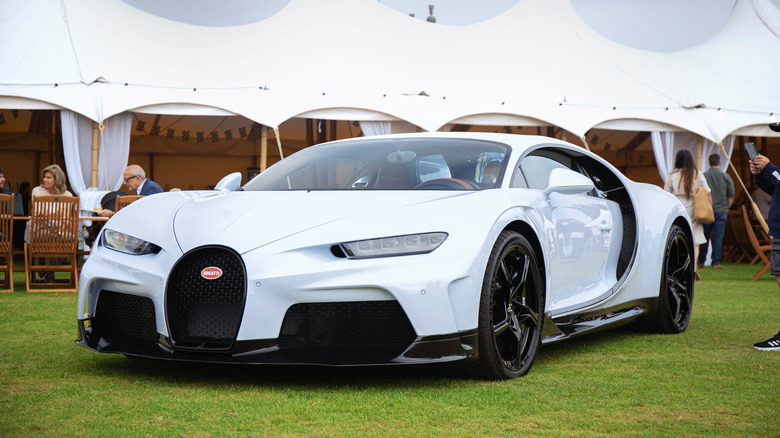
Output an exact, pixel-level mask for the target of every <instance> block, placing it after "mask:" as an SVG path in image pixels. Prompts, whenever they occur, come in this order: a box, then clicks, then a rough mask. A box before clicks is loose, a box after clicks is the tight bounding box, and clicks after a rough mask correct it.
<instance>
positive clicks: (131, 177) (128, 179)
mask: <svg viewBox="0 0 780 438" xmlns="http://www.w3.org/2000/svg"><path fill="white" fill-rule="evenodd" d="M133 178H138V175H133V176H128V177H127V178H123V179H124V180H125V183H126V182H128V181H130V180H131V179H133Z"/></svg>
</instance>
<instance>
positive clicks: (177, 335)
mask: <svg viewBox="0 0 780 438" xmlns="http://www.w3.org/2000/svg"><path fill="white" fill-rule="evenodd" d="M211 266H216V267H218V268H220V269H221V270H222V272H223V273H222V276H221V277H219V278H217V279H213V280H207V279H205V278H203V277H202V276H201V271H203V269H205V268H207V267H211ZM245 300H246V271H245V269H244V264H243V262H242V261H241V258H240V257H239V256H238V254H236V253H234V252H232V251H230V250H228V249H226V248H221V247H206V248H201V249H197V250H194V251H192V252H190V253H188V254H186V255H185V256H184V257H182V259H181V260H180V261H179V262H178V263H177V264H176V266H175V267H174V268H173V271H172V272H171V275H170V278H169V280H168V287H167V290H166V302H165V305H166V314H167V318H168V327H169V330H170V333H171V339H172V341H173V343H174V346H176V347H183V348H200V349H217V350H220V349H222V350H226V349H229V348H230V347H231V346H232V345H233V341H234V340H235V339H236V335H237V334H238V328H239V325H240V323H241V317H242V315H243V313H244V302H245Z"/></svg>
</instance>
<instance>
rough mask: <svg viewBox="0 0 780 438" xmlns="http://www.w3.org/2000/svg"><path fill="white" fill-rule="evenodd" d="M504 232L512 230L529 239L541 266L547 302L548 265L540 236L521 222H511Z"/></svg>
mask: <svg viewBox="0 0 780 438" xmlns="http://www.w3.org/2000/svg"><path fill="white" fill-rule="evenodd" d="M504 230H511V231H514V232H516V233H519V234H521V235H522V236H523V237H525V238H526V239H528V242H529V243H530V244H531V246H532V247H533V250H534V254H536V263H537V264H538V265H539V268H540V269H541V270H542V277H541V280H542V282H543V284H542V291H543V292H544V295H545V300H546V298H547V265H546V264H545V259H544V252H542V243H541V242H540V241H539V236H537V234H536V232H535V231H534V229H533V227H531V225H529V224H528V223H527V222H524V221H521V220H516V221H513V222H510V223H509V224H507V226H506V227H504Z"/></svg>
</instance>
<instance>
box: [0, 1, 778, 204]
mask: <svg viewBox="0 0 780 438" xmlns="http://www.w3.org/2000/svg"><path fill="white" fill-rule="evenodd" d="M659 31H663V30H659ZM0 41H3V43H2V47H3V50H2V52H0V58H1V59H2V60H3V61H2V62H0V108H15V109H63V110H69V111H71V112H73V113H75V114H79V115H81V116H83V117H73V116H67V117H70V119H68V120H70V121H69V122H67V123H66V117H63V132H64V133H65V134H66V135H67V133H68V132H70V133H76V132H78V131H79V130H78V129H77V128H76V125H78V121H79V120H80V119H82V120H87V121H89V120H92V121H95V122H98V123H100V124H104V125H105V126H106V129H105V131H106V132H108V133H114V135H113V137H112V138H117V139H120V140H114V141H117V142H121V141H122V140H121V138H123V137H126V136H124V135H123V134H122V133H123V132H125V131H127V132H129V129H130V128H129V123H128V122H127V117H128V114H129V113H152V114H182V115H241V116H244V117H246V118H248V119H250V120H252V121H254V122H257V123H260V124H262V125H265V126H269V127H276V126H278V125H279V124H281V123H282V122H284V121H286V120H289V119H291V118H295V117H304V118H320V119H330V120H358V121H403V122H408V123H411V124H414V125H416V126H418V127H420V128H422V129H424V130H437V129H441V128H443V127H446V126H447V125H448V124H454V123H463V124H476V125H510V124H511V125H517V126H540V125H541V126H549V125H552V126H557V127H560V128H563V129H565V130H566V131H568V132H571V133H573V134H575V135H577V136H579V137H582V136H584V135H585V133H586V132H587V131H588V130H590V129H592V128H606V129H622V130H642V131H659V132H662V131H663V132H667V133H668V132H674V131H684V132H687V133H692V134H695V135H696V136H700V137H701V138H703V139H705V140H707V141H710V142H712V147H713V148H714V147H715V146H714V145H715V144H717V143H720V142H722V141H723V140H724V139H726V138H727V136H729V135H730V134H740V135H755V136H770V135H772V132H771V131H770V130H769V129H768V128H767V123H769V122H770V121H775V118H776V115H777V114H780V87H777V85H776V84H777V75H778V73H780V56H777V53H780V11H778V9H777V8H775V7H774V6H773V5H772V4H771V3H769V1H768V0H737V2H736V5H735V7H734V10H733V11H732V14H731V17H730V18H729V20H728V21H727V23H726V24H725V25H724V26H723V28H722V29H721V30H720V31H719V32H718V33H717V34H716V35H715V36H714V37H712V38H711V39H709V40H708V41H706V42H704V43H702V44H700V45H697V46H695V47H693V48H690V49H687V50H683V51H678V52H670V53H657V52H649V51H645V50H640V49H634V48H630V47H627V46H623V45H620V44H618V43H615V42H613V41H611V40H609V39H607V38H605V37H603V36H601V35H599V34H598V33H596V32H595V31H594V30H592V29H591V28H589V27H588V26H587V25H586V24H585V23H584V22H583V21H582V20H581V19H580V18H579V17H578V16H577V14H576V13H575V12H574V11H573V9H572V7H571V5H570V4H569V2H568V1H567V0H521V1H520V2H519V3H518V4H517V5H516V6H515V7H514V8H512V9H510V10H508V11H507V12H505V13H504V14H502V15H500V16H498V17H495V18H493V19H491V20H488V21H486V22H482V23H479V24H475V25H471V26H464V27H454V26H442V25H431V24H430V23H426V22H422V21H420V20H415V19H412V18H410V17H408V16H406V15H404V14H401V13H399V12H396V11H393V10H392V9H389V8H387V7H385V6H384V5H382V4H380V3H377V2H375V1H373V0H340V1H327V0H291V1H290V3H289V4H288V5H287V6H286V7H284V8H283V9H282V10H281V11H280V12H278V13H277V14H275V15H274V16H272V17H270V18H268V19H266V20H263V21H260V22H257V23H253V24H249V25H242V26H231V27H203V26H196V25H190V24H184V23H180V22H175V21H171V20H167V19H163V18H160V17H157V16H154V15H151V14H148V13H146V12H143V11H140V10H138V9H135V8H133V7H131V6H129V5H127V4H126V3H124V2H122V1H120V0H37V1H33V2H17V1H14V0H0ZM340 50H343V52H340ZM354 54H358V55H357V56H355V55H354ZM63 114H64V115H65V114H68V112H67V111H64V112H63ZM68 123H69V124H68ZM120 125H121V126H123V128H122V129H118V128H116V127H115V126H120ZM68 126H70V128H68ZM117 131H120V132H119V134H118V135H117V134H116V132H117ZM73 135H77V134H73ZM656 137H657V138H656V140H657V141H656V146H655V149H656V157H657V158H658V159H659V171H660V172H661V174H662V175H663V174H664V168H666V167H667V166H668V165H666V164H665V160H664V159H663V156H664V155H665V153H664V152H663V151H664V150H666V151H667V152H668V151H671V150H673V149H670V148H669V145H668V142H669V141H672V142H673V141H674V140H673V139H671V138H669V137H668V136H667V137H662V136H660V134H659V135H656ZM663 138H666V139H667V140H668V141H667V144H666V146H664V144H663ZM127 141H129V140H127ZM69 144H70V145H71V146H70V148H71V153H70V154H67V153H66V160H67V165H68V167H69V173H71V174H72V171H70V169H71V167H74V168H75V166H73V164H74V163H75V161H80V163H81V164H82V166H81V167H82V170H83V171H84V172H83V174H84V175H85V180H87V179H88V178H86V175H87V174H88V173H89V172H90V170H89V167H90V166H91V163H90V161H89V160H86V159H85V158H84V151H81V152H79V151H78V146H77V145H79V144H83V141H82V142H79V141H78V138H76V137H74V138H71V140H70V141H68V140H66V141H65V146H66V148H68V147H69V146H68V145H69ZM109 148H111V150H112V154H111V155H112V157H113V158H112V159H116V157H119V161H120V162H119V163H116V164H114V165H113V166H112V165H111V164H108V165H107V167H108V168H109V172H108V173H107V174H110V175H112V177H111V179H112V181H113V180H117V184H118V183H119V180H118V176H117V175H116V170H115V169H116V168H119V169H121V168H122V167H123V165H124V163H122V162H121V157H122V154H124V160H125V162H126V159H127V158H126V157H127V155H126V145H123V144H119V145H116V144H113V141H112V144H109ZM117 151H119V152H117ZM122 151H124V152H122ZM659 154H660V156H659ZM79 155H81V160H79V159H78V157H79ZM106 155H109V154H106ZM103 163H105V159H103V160H101V164H100V166H101V167H103V166H104V164H103ZM112 169H114V170H112ZM102 172H103V170H101V173H102ZM120 173H121V172H120ZM73 179H74V178H72V177H71V181H73ZM101 179H102V178H101ZM85 185H88V183H87V182H85ZM74 189H76V190H78V188H77V187H75V186H74Z"/></svg>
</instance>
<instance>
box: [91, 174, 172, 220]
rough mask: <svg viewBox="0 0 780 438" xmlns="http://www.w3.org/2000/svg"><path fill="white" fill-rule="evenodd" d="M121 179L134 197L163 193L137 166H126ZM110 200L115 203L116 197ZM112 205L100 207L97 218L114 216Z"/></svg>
mask: <svg viewBox="0 0 780 438" xmlns="http://www.w3.org/2000/svg"><path fill="white" fill-rule="evenodd" d="M122 179H123V180H124V181H125V186H126V187H127V188H128V189H129V190H128V191H129V192H130V193H133V192H135V194H136V195H141V196H147V195H154V194H155V193H162V191H163V189H162V187H160V185H159V184H157V183H156V182H154V181H152V180H150V179H148V178H147V177H146V172H144V169H143V168H142V167H141V166H139V165H137V164H131V165H129V166H127V168H126V169H125V171H124V172H123V173H122ZM111 193H114V194H116V193H122V195H124V194H125V193H124V192H111ZM111 193H109V194H108V195H110V194H111ZM108 195H106V196H108ZM111 200H112V201H113V202H114V203H115V202H116V196H114V197H113V198H112V199H111ZM101 202H102V201H101ZM113 205H114V204H113V203H112V204H111V208H106V206H105V205H104V206H102V207H103V209H102V210H100V211H99V212H98V216H103V217H111V216H113V215H114V207H113Z"/></svg>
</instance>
